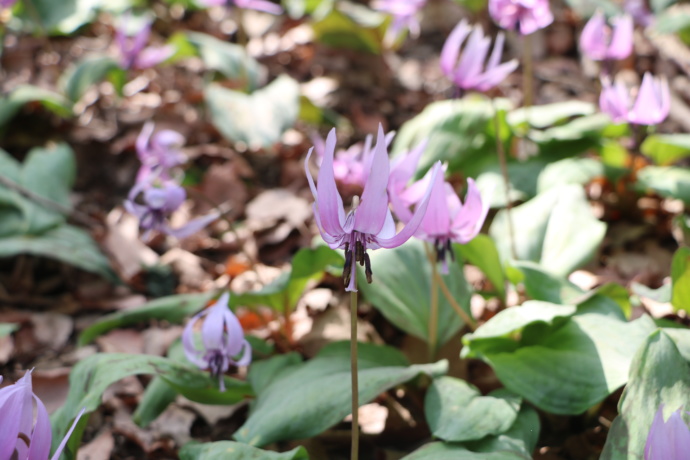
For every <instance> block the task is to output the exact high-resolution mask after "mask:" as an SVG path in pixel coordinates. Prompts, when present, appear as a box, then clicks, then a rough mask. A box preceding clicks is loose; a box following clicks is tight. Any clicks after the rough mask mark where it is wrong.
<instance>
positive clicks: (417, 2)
mask: <svg viewBox="0 0 690 460" xmlns="http://www.w3.org/2000/svg"><path fill="white" fill-rule="evenodd" d="M425 4H426V0H374V2H373V3H372V7H373V8H374V9H375V10H378V11H381V12H383V13H388V14H390V15H391V16H392V17H393V19H392V21H391V23H390V25H389V26H388V29H387V30H386V35H385V37H384V39H383V41H384V43H385V44H386V46H389V47H390V46H392V45H393V44H394V43H395V42H396V40H397V39H398V37H400V34H401V33H402V32H403V31H405V30H409V32H410V36H412V38H417V37H419V33H420V31H421V30H420V25H419V20H418V19H417V14H418V13H419V11H421V9H422V8H423V7H424V5H425Z"/></svg>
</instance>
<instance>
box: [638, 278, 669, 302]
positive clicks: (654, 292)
mask: <svg viewBox="0 0 690 460" xmlns="http://www.w3.org/2000/svg"><path fill="white" fill-rule="evenodd" d="M630 289H631V290H632V292H633V294H635V295H638V296H640V297H647V298H649V299H652V300H655V301H657V302H661V303H670V302H671V296H672V295H673V290H672V284H671V283H665V284H663V285H662V286H661V287H659V288H657V289H651V288H649V287H647V286H645V285H644V284H640V283H635V282H632V283H630Z"/></svg>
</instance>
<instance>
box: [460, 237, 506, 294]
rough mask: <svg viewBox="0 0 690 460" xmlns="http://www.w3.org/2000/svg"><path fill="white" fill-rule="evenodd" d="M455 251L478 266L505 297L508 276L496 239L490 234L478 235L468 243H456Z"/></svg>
mask: <svg viewBox="0 0 690 460" xmlns="http://www.w3.org/2000/svg"><path fill="white" fill-rule="evenodd" d="M453 248H454V249H455V253H456V254H458V255H459V256H460V257H462V258H463V259H464V260H466V261H467V262H469V263H471V264H472V265H474V266H476V267H478V268H479V269H480V270H481V271H482V272H483V273H484V274H485V275H486V277H487V278H488V279H489V281H491V284H492V285H493V287H494V289H496V292H497V293H498V296H499V297H500V298H502V299H505V295H506V287H505V283H506V277H505V275H504V274H503V266H502V265H501V259H500V257H499V255H498V250H497V249H496V245H495V244H494V241H493V240H492V239H491V237H489V236H488V235H481V234H480V235H477V236H475V237H474V238H473V239H472V241H470V242H469V243H467V244H454V245H453Z"/></svg>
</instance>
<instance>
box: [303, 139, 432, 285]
mask: <svg viewBox="0 0 690 460" xmlns="http://www.w3.org/2000/svg"><path fill="white" fill-rule="evenodd" d="M335 142H336V138H335V129H333V130H331V132H330V133H329V134H328V138H327V139H326V147H325V154H324V157H323V162H322V163H321V168H320V169H319V176H318V184H317V185H315V184H314V179H313V178H312V176H311V173H310V172H309V158H310V157H311V154H312V151H313V148H312V149H310V150H309V153H308V154H307V159H306V160H305V163H304V168H305V171H306V174H307V180H308V181H309V187H310V188H311V192H312V194H313V195H314V200H315V202H314V205H313V208H314V219H315V220H316V224H317V226H318V227H319V231H320V232H321V236H322V237H323V239H324V241H326V243H327V244H328V246H329V247H330V248H331V249H344V250H345V267H344V268H343V282H344V283H345V285H346V290H347V291H356V290H357V286H356V276H355V268H356V264H357V263H359V264H360V265H363V266H364V267H365V274H366V277H367V281H368V282H371V277H372V272H371V264H370V262H369V254H367V249H372V250H374V249H379V248H395V247H398V246H400V245H401V244H403V243H404V242H405V241H407V240H408V239H410V237H411V236H412V235H413V234H414V233H415V232H416V231H417V228H418V227H419V224H420V223H421V220H422V218H423V217H424V213H425V212H426V208H427V206H428V204H429V198H430V194H431V188H429V189H428V190H427V191H426V194H425V195H424V197H423V199H422V200H421V201H420V203H419V205H418V206H417V209H416V210H415V213H414V215H413V216H412V218H411V219H410V220H409V222H408V223H407V225H405V227H404V228H403V229H402V230H401V231H400V232H399V233H397V234H396V228H395V221H394V220H393V215H392V214H391V211H390V209H389V208H388V193H387V190H386V189H387V185H388V181H389V167H390V165H389V160H388V153H387V152H386V141H385V136H384V134H383V128H382V127H381V125H379V132H378V136H377V138H376V145H375V147H374V154H373V157H372V160H371V166H370V169H369V172H368V178H367V181H366V183H365V184H364V191H363V192H362V199H361V203H357V200H355V206H354V209H352V210H351V211H350V212H349V213H347V214H345V209H344V207H343V200H342V198H341V197H340V194H339V193H338V189H337V187H336V182H335V177H334V174H333V156H334V154H335ZM439 167H440V164H438V165H437V166H436V167H434V168H433V173H432V176H433V177H436V176H435V175H436V173H437V172H438V168H439Z"/></svg>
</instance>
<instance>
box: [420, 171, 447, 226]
mask: <svg viewBox="0 0 690 460" xmlns="http://www.w3.org/2000/svg"><path fill="white" fill-rule="evenodd" d="M427 174H433V171H432V170H429V172H428V173H427ZM435 177H436V179H435V180H434V181H433V182H432V183H431V195H430V196H429V205H428V206H427V208H426V213H424V218H423V219H422V223H421V224H420V227H419V228H420V229H421V230H422V231H423V232H424V233H425V234H426V235H429V236H433V235H447V234H448V233H449V231H450V216H449V214H448V204H447V202H446V194H445V185H444V183H445V181H444V180H443V175H442V174H436V175H435Z"/></svg>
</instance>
